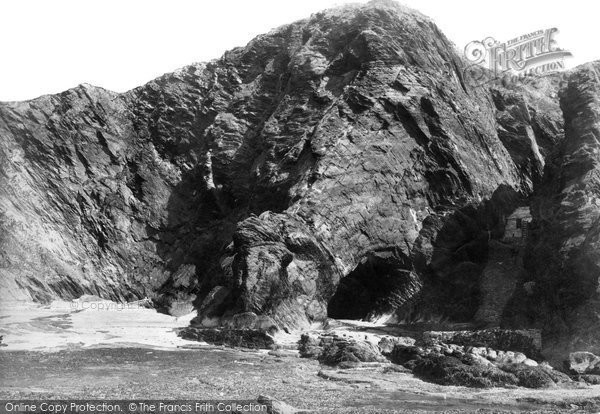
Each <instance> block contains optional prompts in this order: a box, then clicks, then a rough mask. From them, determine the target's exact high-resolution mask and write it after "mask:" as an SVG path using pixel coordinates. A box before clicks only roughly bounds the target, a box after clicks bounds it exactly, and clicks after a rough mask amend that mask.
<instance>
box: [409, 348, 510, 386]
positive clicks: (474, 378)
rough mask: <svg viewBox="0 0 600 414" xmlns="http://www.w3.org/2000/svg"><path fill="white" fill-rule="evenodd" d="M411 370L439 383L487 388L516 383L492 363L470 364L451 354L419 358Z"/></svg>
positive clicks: (420, 376) (421, 376) (417, 374)
mask: <svg viewBox="0 0 600 414" xmlns="http://www.w3.org/2000/svg"><path fill="white" fill-rule="evenodd" d="M413 372H414V374H415V375H416V376H418V377H419V378H422V379H425V380H427V381H431V382H434V383H436V384H441V385H462V386H466V387H477V388H489V387H505V386H510V385H517V383H518V380H517V378H516V377H515V376H514V375H513V374H511V373H508V372H504V371H502V370H500V369H499V368H497V367H496V366H494V365H480V364H475V365H470V364H466V363H464V362H463V361H461V360H460V359H458V358H456V357H453V356H439V355H436V356H431V357H425V358H422V359H419V360H417V361H416V363H415V364H414V368H413Z"/></svg>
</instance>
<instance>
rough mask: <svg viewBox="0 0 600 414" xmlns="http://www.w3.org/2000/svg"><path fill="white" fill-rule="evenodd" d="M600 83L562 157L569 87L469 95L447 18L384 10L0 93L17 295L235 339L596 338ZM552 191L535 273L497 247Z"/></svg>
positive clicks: (581, 96)
mask: <svg viewBox="0 0 600 414" xmlns="http://www.w3.org/2000/svg"><path fill="white" fill-rule="evenodd" d="M596 77H597V65H595V66H590V67H586V68H583V69H581V70H579V71H576V72H574V73H573V74H572V75H571V76H570V79H569V81H568V85H567V86H566V89H565V90H564V92H563V95H562V98H561V103H560V105H561V106H562V110H563V111H564V113H565V120H566V127H567V135H568V139H567V141H566V143H565V146H564V150H563V149H561V148H563V147H562V146H561V145H562V144H561V143H562V140H563V118H562V112H561V107H560V106H559V102H558V98H557V96H558V95H557V94H558V92H559V90H560V89H561V77H559V76H546V77H541V78H532V79H528V80H525V81H524V82H522V83H521V84H519V85H513V86H506V85H505V86H502V85H500V84H498V85H482V86H473V82H470V81H469V79H468V74H467V72H465V65H464V63H463V61H462V59H461V58H460V57H459V56H458V55H457V53H456V52H455V47H454V45H453V44H451V43H450V42H449V41H448V40H447V39H446V37H445V36H444V35H443V34H442V33H441V32H440V31H439V29H438V28H437V27H436V26H435V25H434V24H433V23H432V22H431V21H430V20H429V19H428V18H426V17H424V16H422V15H421V14H419V13H418V12H415V11H413V10H410V9H406V8H404V7H402V6H399V5H398V4H396V3H393V2H386V1H376V2H372V3H369V4H366V5H353V6H345V7H341V8H337V9H332V10H326V11H324V12H321V13H316V14H314V15H313V16H311V17H310V18H308V19H305V20H302V21H298V22H296V23H293V24H290V25H287V26H283V27H281V28H278V29H275V30H274V31H272V32H270V33H268V34H265V35H262V36H258V37H257V38H255V39H254V40H252V41H251V42H250V43H249V44H248V45H247V46H245V47H242V48H236V49H234V50H232V51H229V52H227V53H226V54H225V55H224V56H223V57H222V58H220V59H218V60H215V61H212V62H209V63H205V64H204V63H203V64H194V65H191V66H188V67H185V68H183V69H181V70H179V71H177V72H174V73H172V74H167V75H164V76H162V77H161V78H158V79H156V80H154V81H152V82H150V83H148V84H146V85H144V86H142V87H139V88H137V89H134V90H132V91H129V92H127V93H124V94H116V93H112V92H109V91H106V90H103V89H101V88H96V87H92V86H89V85H81V86H79V87H77V88H74V89H72V90H69V91H66V92H64V93H61V94H57V95H53V96H43V97H40V98H38V99H35V100H31V101H27V102H17V103H1V104H0V138H1V139H0V291H1V295H2V302H3V303H8V301H9V300H34V301H39V302H44V301H49V300H52V299H54V298H58V297H61V298H73V297H78V296H80V295H82V294H94V295H99V296H102V297H106V298H111V299H116V300H132V299H136V298H142V297H145V296H147V297H150V298H152V299H153V300H154V303H155V304H157V305H158V306H160V307H163V308H164V309H165V310H168V311H170V312H172V313H174V314H178V313H180V312H185V311H186V310H187V309H189V306H190V302H191V301H192V300H194V299H195V302H194V303H195V306H196V307H197V308H198V310H199V316H198V318H197V319H196V320H195V322H194V324H195V325H199V326H200V327H213V328H214V327H225V328H228V327H229V328H231V327H234V328H232V329H246V328H247V329H263V328H265V327H264V326H263V325H265V326H266V325H269V326H271V325H276V326H277V327H279V328H282V329H289V328H301V327H305V326H308V325H309V324H310V323H311V322H313V321H322V320H325V318H326V317H327V316H328V313H329V314H330V316H335V317H338V318H368V319H376V318H390V317H392V318H396V320H407V321H415V320H429V319H443V320H450V321H455V322H470V321H472V320H473V319H474V318H475V319H479V320H480V321H481V322H484V323H487V324H500V323H503V324H507V325H518V326H521V325H523V326H526V327H530V326H533V327H542V328H543V329H544V332H545V333H546V334H550V333H552V332H554V331H556V330H555V329H554V328H552V326H553V325H552V324H553V323H554V322H555V319H556V318H558V319H559V320H560V321H561V323H562V325H561V326H563V328H564V327H566V326H576V327H578V328H577V329H576V331H577V332H583V333H584V336H583V338H584V339H582V340H581V341H582V342H581V343H582V344H583V345H585V346H587V345H586V344H591V343H592V342H593V341H592V339H593V337H594V335H593V333H592V332H593V328H594V327H596V326H597V321H595V320H594V319H593V316H589V312H591V311H592V310H594V309H595V307H594V306H595V301H596V297H595V295H596V293H595V288H596V280H595V278H596V276H594V275H596V274H597V261H596V255H595V251H596V250H597V249H596V244H595V243H596V239H595V234H596V230H595V229H596V227H595V218H594V217H596V213H597V211H596V210H597V209H595V207H594V206H595V201H594V198H593V197H595V191H596V189H595V181H594V180H595V175H594V171H595V160H596V157H597V154H596V147H595V145H596V144H595V141H594V137H598V127H597V116H598V111H597V106H598V89H597V84H596V83H594V82H596V80H595V79H597V78H596ZM560 151H562V152H560ZM557 154H558V155H557ZM561 154H562V155H561ZM549 161H550V162H549ZM548 172H550V173H548ZM540 189H542V190H540ZM534 190H536V191H537V192H538V193H537V194H538V196H539V197H538V198H537V199H538V200H543V199H544V197H546V196H547V199H546V200H547V201H546V202H542V201H538V204H536V205H538V207H536V208H534V209H533V210H534V211H532V214H533V216H534V224H535V225H536V226H538V229H539V231H535V232H534V233H535V234H536V238H535V239H534V240H531V241H530V243H529V246H530V248H529V250H528V252H529V256H525V257H524V259H523V262H521V259H520V258H521V257H522V256H521V254H522V253H523V252H522V246H516V247H515V246H510V245H509V246H504V245H499V244H498V243H500V241H499V240H501V239H502V235H503V231H504V220H505V218H506V217H507V216H508V215H510V214H511V212H512V211H513V210H514V209H515V208H516V207H517V206H522V205H524V204H525V203H526V201H527V200H526V199H527V197H528V196H530V195H531V194H532V192H533V191H534ZM596 192H597V191H596ZM557 194H560V197H558V198H557V197H554V196H555V195H557ZM557 200H558V201H557ZM573 223H576V225H572V224H573ZM534 230H535V229H534ZM554 234H557V235H558V237H556V238H553V237H554ZM513 252H515V254H517V255H518V258H519V260H513V262H514V265H511V266H506V265H502V263H501V262H504V261H505V258H506V257H507V256H510V255H512V254H513ZM500 253H501V254H500ZM511 260H512V259H511ZM521 263H523V265H522V264H521ZM559 269H560V270H559ZM559 274H560V275H564V276H559ZM567 275H568V276H567ZM571 282H573V283H571ZM497 286H501V287H506V289H498V290H499V291H502V292H503V295H505V296H509V295H511V294H512V293H513V292H514V295H513V298H512V300H510V301H508V300H507V298H503V299H502V300H495V298H494V297H493V294H494V291H495V290H497ZM525 286H527V288H526V287H525ZM527 295H529V296H527ZM531 295H533V296H531ZM523 301H525V302H526V303H525V305H523ZM528 304H531V306H530V308H531V307H535V306H538V305H542V307H541V308H540V309H542V312H537V311H536V312H537V313H536V312H530V309H528V310H527V311H526V312H523V307H527V306H529V305H528ZM553 307H554V308H553ZM559 308H560V309H567V310H568V312H567V314H566V315H567V316H564V315H561V316H558V315H557V312H554V311H552V309H559ZM251 315H253V316H252V317H250V316H251ZM529 315H533V320H531V319H528V316H529ZM259 316H260V317H259ZM248 318H250V319H251V321H250V319H248ZM561 318H563V319H561ZM247 319H248V320H247ZM244 323H246V324H247V325H248V324H249V325H248V326H245V325H244ZM240 324H241V325H244V326H242V327H240V326H239V325H240ZM250 325H252V326H251V327H250ZM255 325H256V326H255ZM259 325H260V326H259ZM540 325H542V326H540ZM257 326H258V328H257ZM580 328H581V329H580ZM588 333H589V335H588ZM572 334H573V332H571V330H569V329H562V328H561V329H558V336H559V337H563V336H565V335H572ZM586 335H587V336H586ZM588 336H589V338H588ZM590 338H592V339H590ZM583 345H582V346H583Z"/></svg>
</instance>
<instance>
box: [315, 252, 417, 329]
mask: <svg viewBox="0 0 600 414" xmlns="http://www.w3.org/2000/svg"><path fill="white" fill-rule="evenodd" d="M409 281H410V272H409V271H407V270H405V269H404V268H403V267H402V266H401V265H400V263H399V261H398V260H397V259H394V258H392V257H379V256H376V255H369V256H367V257H366V258H365V259H364V260H363V261H362V262H361V263H359V264H358V265H357V266H356V268H355V269H354V270H353V271H352V272H350V273H349V274H348V275H347V276H346V277H345V278H343V279H342V280H341V281H340V283H339V285H338V287H337V289H336V292H335V293H334V295H333V296H332V297H331V299H330V300H329V303H328V306H327V315H328V316H329V317H330V318H334V319H354V320H369V319H371V318H373V317H376V316H378V315H382V314H385V313H388V312H391V311H392V310H393V309H394V308H395V305H398V303H397V302H399V301H401V300H402V298H403V297H404V296H405V294H404V290H406V288H407V282H409Z"/></svg>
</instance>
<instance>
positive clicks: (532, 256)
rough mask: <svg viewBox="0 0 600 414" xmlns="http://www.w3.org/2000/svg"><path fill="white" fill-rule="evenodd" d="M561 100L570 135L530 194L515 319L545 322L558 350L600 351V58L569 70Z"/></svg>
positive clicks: (552, 347)
mask: <svg viewBox="0 0 600 414" xmlns="http://www.w3.org/2000/svg"><path fill="white" fill-rule="evenodd" d="M560 105H561V108H562V111H563V114H564V125H565V140H564V142H563V143H562V144H561V145H559V146H557V148H556V150H555V153H554V154H553V155H552V157H551V158H550V162H549V163H548V166H547V168H546V172H545V175H544V180H543V182H542V183H541V185H540V187H539V189H538V191H536V194H535V196H534V197H532V213H533V217H534V222H533V232H532V234H531V237H530V242H529V251H528V255H527V257H526V267H527V270H528V272H527V281H526V283H527V284H528V285H529V289H528V291H527V292H525V291H523V292H521V295H520V296H517V298H516V301H518V302H520V306H517V307H516V308H517V309H518V310H517V311H516V312H514V314H513V315H512V318H511V320H510V322H511V323H512V324H519V323H520V324H529V325H536V324H537V325H538V326H539V327H541V328H543V330H544V332H545V334H546V335H545V342H546V346H547V348H548V350H552V351H553V352H554V353H555V354H558V353H560V352H562V351H564V350H565V349H568V350H583V349H586V350H590V351H593V352H599V351H600V344H599V342H598V334H597V328H598V323H599V322H600V321H599V320H598V306H599V298H598V292H599V290H598V276H599V275H600V267H599V264H600V262H599V260H600V254H599V253H598V252H599V250H598V249H599V247H600V244H599V243H600V239H599V225H598V219H599V217H600V207H599V206H600V201H598V188H599V187H598V184H599V178H598V169H599V167H598V160H599V158H598V154H599V152H598V151H599V150H600V146H599V144H598V137H600V63H599V62H594V63H590V64H586V65H583V66H581V67H579V68H577V69H575V70H574V71H572V73H570V74H569V76H568V78H567V83H566V84H565V85H564V87H563V88H562V90H561V93H560ZM511 313H512V312H511Z"/></svg>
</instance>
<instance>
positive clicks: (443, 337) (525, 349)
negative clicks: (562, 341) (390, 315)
mask: <svg viewBox="0 0 600 414" xmlns="http://www.w3.org/2000/svg"><path fill="white" fill-rule="evenodd" d="M423 341H424V342H426V343H438V342H444V343H447V344H456V345H462V346H471V347H486V348H493V349H499V350H504V351H513V352H521V353H523V354H525V355H526V356H527V357H529V358H531V359H541V354H540V350H541V347H542V339H541V332H540V331H539V330H534V329H528V330H510V329H485V330H474V331H446V332H436V331H429V332H424V333H423ZM514 356H515V355H514V354H512V355H511V354H506V357H507V358H511V357H514ZM511 362H516V361H511ZM518 362H522V361H518Z"/></svg>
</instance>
